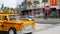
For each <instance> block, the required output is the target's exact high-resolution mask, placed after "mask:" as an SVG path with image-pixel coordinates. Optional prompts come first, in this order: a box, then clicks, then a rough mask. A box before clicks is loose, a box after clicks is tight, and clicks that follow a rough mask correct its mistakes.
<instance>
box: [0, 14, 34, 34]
mask: <svg viewBox="0 0 60 34" xmlns="http://www.w3.org/2000/svg"><path fill="white" fill-rule="evenodd" d="M34 27H35V23H34V21H28V20H23V19H21V17H20V16H19V15H18V14H0V31H4V32H7V33H8V34H18V33H20V34H21V33H22V34H24V33H28V34H32V32H33V31H34Z"/></svg>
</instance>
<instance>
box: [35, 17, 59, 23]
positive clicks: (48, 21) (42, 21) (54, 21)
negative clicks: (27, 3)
mask: <svg viewBox="0 0 60 34" xmlns="http://www.w3.org/2000/svg"><path fill="white" fill-rule="evenodd" d="M34 21H35V22H36V23H46V24H58V23H60V19H56V18H55V19H54V18H53V19H52V18H48V19H43V18H34Z"/></svg>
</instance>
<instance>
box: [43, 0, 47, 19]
mask: <svg viewBox="0 0 60 34" xmlns="http://www.w3.org/2000/svg"><path fill="white" fill-rule="evenodd" d="M42 2H43V3H44V7H45V3H47V2H48V0H42ZM44 17H45V18H47V14H46V13H45V11H44Z"/></svg>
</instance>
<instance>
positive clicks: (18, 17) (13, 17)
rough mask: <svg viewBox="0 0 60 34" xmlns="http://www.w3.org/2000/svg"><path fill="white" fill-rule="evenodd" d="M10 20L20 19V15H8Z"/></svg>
mask: <svg viewBox="0 0 60 34" xmlns="http://www.w3.org/2000/svg"><path fill="white" fill-rule="evenodd" d="M10 20H20V16H16V15H10Z"/></svg>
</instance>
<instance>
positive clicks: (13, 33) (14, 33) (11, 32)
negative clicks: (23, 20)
mask: <svg viewBox="0 0 60 34" xmlns="http://www.w3.org/2000/svg"><path fill="white" fill-rule="evenodd" d="M7 34H16V30H15V29H10V30H9V31H8V32H7Z"/></svg>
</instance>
